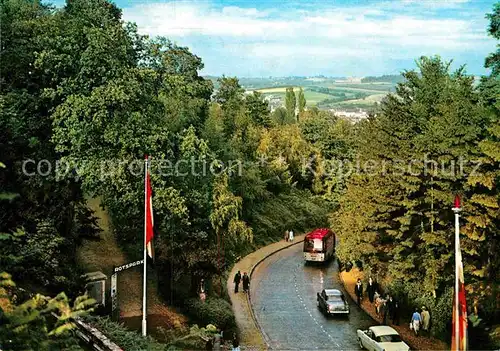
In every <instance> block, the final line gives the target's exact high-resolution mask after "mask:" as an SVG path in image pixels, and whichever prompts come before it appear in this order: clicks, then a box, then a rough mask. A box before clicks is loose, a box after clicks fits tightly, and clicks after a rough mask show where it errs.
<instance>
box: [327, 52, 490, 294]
mask: <svg viewBox="0 0 500 351" xmlns="http://www.w3.org/2000/svg"><path fill="white" fill-rule="evenodd" d="M418 67H419V72H418V73H417V72H415V71H407V72H405V73H404V74H403V76H404V77H405V79H406V80H405V82H404V83H401V84H399V85H398V87H397V89H396V94H395V95H389V96H388V97H387V98H386V99H385V100H384V101H383V102H382V108H381V110H382V112H381V115H380V116H379V117H377V118H376V119H375V120H373V121H369V122H368V124H367V125H365V130H364V131H362V133H361V135H360V137H359V140H364V142H362V144H361V145H360V146H359V148H358V150H359V151H358V158H359V160H360V164H361V165H363V164H364V163H365V164H366V163H367V162H373V161H376V162H377V165H378V167H376V168H375V170H374V171H373V170H371V171H370V170H361V172H360V173H359V174H356V176H354V177H353V178H352V180H351V181H350V182H349V184H348V189H347V193H346V196H345V197H344V199H343V200H342V205H341V212H340V215H339V216H338V217H337V218H336V219H335V222H337V225H338V226H340V227H339V228H340V229H339V230H340V231H339V235H340V237H341V241H342V240H346V241H345V242H346V243H347V240H352V243H350V244H348V245H346V246H347V247H345V250H343V251H344V253H345V254H344V257H343V258H344V259H360V258H361V259H363V260H364V261H365V263H368V264H369V265H371V266H373V267H374V268H377V269H378V271H379V272H385V273H386V274H387V275H390V277H391V279H392V280H398V279H401V281H404V282H407V283H410V282H413V281H418V282H420V283H421V286H422V289H423V291H425V292H426V293H429V294H439V292H441V291H443V288H444V287H445V286H446V285H448V284H450V283H451V282H450V281H449V279H447V278H446V277H447V276H448V275H447V274H445V272H452V271H453V265H452V260H451V258H452V255H451V252H453V250H452V247H451V246H450V242H449V240H448V239H447V237H448V233H449V232H450V230H452V225H453V218H452V213H451V212H450V211H449V206H450V203H452V200H453V195H454V194H455V193H456V192H464V191H466V189H467V186H466V178H465V174H463V173H461V172H459V171H458V167H455V171H453V172H452V171H451V170H450V167H453V165H458V163H459V161H460V159H465V160H474V159H476V158H477V156H478V152H477V144H476V143H477V140H478V139H481V137H482V136H483V135H484V133H485V130H484V125H485V124H486V123H487V117H485V115H484V113H483V111H482V108H481V106H480V105H478V95H477V93H475V91H474V88H473V81H472V78H471V77H469V76H467V75H465V73H464V71H463V69H459V70H457V71H456V72H454V73H453V74H450V73H449V72H448V70H449V64H447V63H443V62H442V61H441V60H440V59H439V58H437V57H435V58H421V59H420V60H419V61H418ZM363 133H368V135H366V136H363ZM410 165H411V167H409V166H410ZM473 167H474V165H473V164H471V163H469V164H465V165H463V167H462V169H463V171H464V172H465V173H470V172H472V169H473ZM367 206H369V207H370V209H368V208H365V207H367ZM360 211H363V212H362V213H363V214H364V215H365V216H366V218H365V219H364V220H363V221H362V222H360V225H358V226H357V228H358V229H357V230H356V231H352V230H347V227H342V226H343V225H345V224H343V223H354V221H355V219H354V218H355V217H356V216H357V215H358V213H360ZM470 211H472V210H470ZM358 220H359V219H358ZM343 237H344V238H345V239H343ZM348 238H349V239H348ZM361 242H365V243H366V244H369V245H371V246H366V252H364V253H360V252H359V250H356V252H354V251H355V250H354V247H356V248H357V246H356V243H359V244H361ZM481 242H482V239H480V238H476V237H474V236H470V237H467V239H466V240H464V241H463V249H464V252H465V253H466V256H465V258H464V260H466V261H469V262H470V261H472V260H476V259H478V258H479V257H478V256H480V255H478V252H479V251H480V247H481V245H482V244H481ZM350 252H351V253H350ZM360 255H361V256H360ZM422 262H423V265H422ZM420 267H422V268H420ZM470 272H471V271H470V270H467V273H469V274H470ZM470 278H471V276H470V275H469V277H468V279H470Z"/></svg>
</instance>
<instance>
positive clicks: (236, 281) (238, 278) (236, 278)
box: [234, 271, 241, 294]
mask: <svg viewBox="0 0 500 351" xmlns="http://www.w3.org/2000/svg"><path fill="white" fill-rule="evenodd" d="M240 281H241V273H240V271H238V273H236V275H235V276H234V293H235V294H236V293H237V292H238V287H239V285H240Z"/></svg>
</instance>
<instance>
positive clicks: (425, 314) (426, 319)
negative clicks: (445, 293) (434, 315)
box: [422, 306, 431, 334]
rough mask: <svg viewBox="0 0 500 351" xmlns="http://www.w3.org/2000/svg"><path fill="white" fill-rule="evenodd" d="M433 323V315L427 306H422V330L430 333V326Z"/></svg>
mask: <svg viewBox="0 0 500 351" xmlns="http://www.w3.org/2000/svg"><path fill="white" fill-rule="evenodd" d="M430 324H431V315H430V314H429V311H427V308H426V307H425V306H423V307H422V331H425V333H426V334H429V326H430Z"/></svg>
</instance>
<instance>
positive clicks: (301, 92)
mask: <svg viewBox="0 0 500 351" xmlns="http://www.w3.org/2000/svg"><path fill="white" fill-rule="evenodd" d="M305 108H306V98H305V97H304V89H302V87H300V90H299V115H300V114H301V113H302V112H304V109H305Z"/></svg>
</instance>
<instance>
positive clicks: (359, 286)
mask: <svg viewBox="0 0 500 351" xmlns="http://www.w3.org/2000/svg"><path fill="white" fill-rule="evenodd" d="M354 293H355V294H356V296H357V297H358V305H361V298H362V297H363V284H362V283H361V279H359V278H358V281H357V282H356V286H355V287H354Z"/></svg>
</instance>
